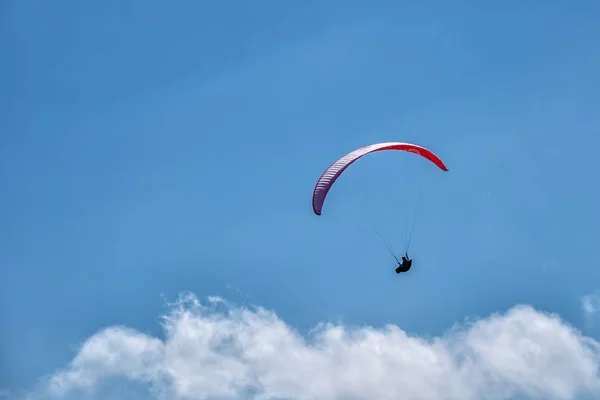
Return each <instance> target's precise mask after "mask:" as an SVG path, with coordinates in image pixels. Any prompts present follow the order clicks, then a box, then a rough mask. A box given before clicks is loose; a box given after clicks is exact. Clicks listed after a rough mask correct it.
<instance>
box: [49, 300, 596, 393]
mask: <svg viewBox="0 0 600 400" xmlns="http://www.w3.org/2000/svg"><path fill="white" fill-rule="evenodd" d="M164 328H165V333H166V334H165V338H164V339H160V338H156V337H151V336H148V335H146V334H143V333H140V332H137V331H134V330H131V329H127V328H123V327H111V328H108V329H105V330H102V331H100V332H98V333H97V334H95V335H94V336H92V337H90V338H89V339H88V340H87V341H86V342H85V343H84V344H83V345H82V347H81V348H80V350H79V352H78V353H77V355H76V356H75V358H74V359H73V360H72V362H71V363H70V365H68V366H67V367H66V368H65V369H64V370H61V371H58V372H56V373H55V374H54V375H53V376H52V377H51V378H50V379H49V381H48V382H47V387H46V388H45V391H46V395H51V396H53V397H56V398H58V397H60V396H62V395H69V394H71V395H73V396H75V395H76V394H77V393H79V394H81V393H80V392H79V390H86V391H89V390H94V389H99V388H102V387H106V386H107V385H110V384H111V383H110V382H114V380H115V379H114V378H119V379H121V380H126V381H131V382H133V383H142V384H145V385H151V386H152V387H153V389H154V390H153V391H152V393H153V395H155V396H156V397H157V398H166V399H296V400H325V399H327V400H334V399H366V400H373V399H378V400H386V399H390V400H391V399H394V400H396V399H405V400H412V399H428V400H429V399H434V400H438V399H456V400H475V399H491V400H494V399H509V398H514V396H520V398H543V399H565V400H567V399H575V398H579V397H578V396H580V395H585V394H586V393H587V394H589V395H595V396H596V398H597V396H599V395H600V378H599V376H598V366H599V362H600V351H599V350H600V348H599V346H598V343H597V342H595V341H594V340H593V339H591V338H587V337H584V336H582V334H581V333H579V332H578V331H577V330H575V329H574V328H572V327H571V326H569V325H568V324H566V323H565V322H564V321H562V320H561V319H560V318H559V317H557V316H555V315H550V314H546V313H542V312H539V311H536V310H534V309H532V308H531V307H528V306H517V307H515V308H513V309H511V310H509V311H508V312H506V313H503V314H498V315H492V316H489V317H487V318H485V319H481V320H478V321H475V322H471V323H469V324H460V325H457V326H455V327H453V328H452V329H451V330H450V331H448V332H447V333H445V334H444V335H442V336H440V337H436V338H433V339H425V338H420V337H414V336H409V335H407V334H406V333H405V332H404V331H403V330H402V329H401V328H399V327H398V326H395V325H389V326H385V327H381V328H373V327H347V326H341V325H333V324H322V325H319V326H318V327H316V328H315V329H314V331H313V332H312V333H311V335H310V337H309V338H305V337H303V336H302V335H300V334H299V333H297V332H296V331H294V329H293V328H292V327H290V326H289V325H287V324H286V323H285V322H284V321H282V320H281V319H279V318H278V316H277V315H276V314H274V313H273V312H270V311H267V310H265V309H262V308H255V309H250V308H244V307H239V306H236V305H231V304H229V303H228V302H226V301H224V300H222V299H219V298H215V297H211V298H209V301H208V302H207V303H206V304H201V303H200V302H199V301H198V300H197V299H196V298H195V297H193V296H191V295H188V296H186V297H185V298H183V299H182V301H181V302H179V303H178V304H176V305H175V306H174V307H173V309H172V311H171V312H170V313H169V314H168V315H167V316H165V317H164ZM78 397H80V396H78Z"/></svg>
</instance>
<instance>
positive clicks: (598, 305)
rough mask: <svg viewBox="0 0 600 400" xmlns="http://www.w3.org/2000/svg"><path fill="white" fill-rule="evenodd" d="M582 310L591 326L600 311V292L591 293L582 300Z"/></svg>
mask: <svg viewBox="0 0 600 400" xmlns="http://www.w3.org/2000/svg"><path fill="white" fill-rule="evenodd" d="M581 308H582V310H583V316H584V317H585V320H586V322H587V323H588V324H590V323H591V322H592V320H593V318H594V316H595V315H596V313H598V311H600V292H598V291H597V292H594V293H590V294H588V295H585V296H583V297H582V298H581Z"/></svg>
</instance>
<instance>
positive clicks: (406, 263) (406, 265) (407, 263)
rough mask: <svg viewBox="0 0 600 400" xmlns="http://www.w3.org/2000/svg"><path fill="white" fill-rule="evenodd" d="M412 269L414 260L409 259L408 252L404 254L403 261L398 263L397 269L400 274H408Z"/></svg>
mask: <svg viewBox="0 0 600 400" xmlns="http://www.w3.org/2000/svg"><path fill="white" fill-rule="evenodd" d="M410 267H412V260H411V259H410V258H408V252H406V253H404V255H403V256H402V261H401V262H398V268H396V273H397V274H399V273H401V272H408V271H409V270H410Z"/></svg>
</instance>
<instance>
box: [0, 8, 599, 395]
mask: <svg viewBox="0 0 600 400" xmlns="http://www.w3.org/2000/svg"><path fill="white" fill-rule="evenodd" d="M208 3H209V2H198V1H196V2H192V1H188V2H181V3H178V5H177V7H174V6H173V5H172V6H170V7H168V6H166V5H165V4H166V3H159V2H155V1H143V2H142V1H137V0H132V1H105V2H101V3H97V4H83V3H82V2H76V1H62V2H60V4H58V3H52V4H51V3H50V2H42V1H7V2H4V3H3V6H2V20H3V22H2V26H3V30H2V32H1V34H0V46H1V48H2V49H3V54H5V55H8V56H7V57H6V58H5V61H4V62H2V63H0V72H1V74H0V76H1V78H0V84H1V87H2V89H1V90H0V105H1V107H0V113H1V114H0V132H2V135H1V136H0V191H1V192H0V194H1V195H0V265H1V268H0V299H1V302H0V305H1V306H0V318H1V320H2V321H3V323H2V329H1V330H0V354H1V355H0V359H2V360H3V361H2V363H0V388H5V389H7V390H8V391H10V393H17V392H18V393H21V392H23V391H27V390H30V389H32V388H33V387H34V386H35V385H36V384H37V382H38V379H39V378H40V377H42V376H45V375H48V374H52V373H54V371H56V370H57V369H59V368H63V367H65V366H67V365H69V363H70V362H71V360H72V359H73V357H74V356H75V354H76V353H77V346H79V345H80V344H81V343H84V342H85V341H86V340H87V339H88V338H89V337H91V336H92V335H94V334H95V333H96V332H98V331H99V330H101V329H103V328H106V327H109V326H127V327H130V328H132V329H136V330H138V331H140V332H143V333H145V334H148V335H151V336H152V337H159V338H161V337H163V335H164V332H163V330H162V328H161V326H160V316H161V315H163V314H164V313H165V312H167V313H168V311H166V308H168V307H167V306H166V304H165V301H174V300H175V299H176V298H177V296H178V295H179V294H181V293H183V292H191V293H193V294H195V295H196V296H198V298H206V297H207V296H220V297H222V298H225V299H228V300H229V301H233V302H237V303H248V304H255V305H260V306H261V307H265V308H266V309H269V310H274V311H275V312H276V313H277V315H278V316H279V318H281V319H282V320H283V321H285V323H286V324H289V326H292V327H294V328H295V329H298V330H299V332H301V333H307V332H308V331H309V330H310V329H311V328H313V327H314V326H315V325H317V324H318V323H320V322H323V321H337V322H340V323H342V322H343V323H344V324H355V325H364V324H371V325H374V326H383V325H384V324H387V323H391V324H395V325H397V326H399V327H400V328H401V329H402V330H404V331H405V332H407V333H409V334H411V335H418V336H424V337H431V336H437V335H442V334H443V333H444V332H445V331H446V330H447V329H449V328H450V327H451V326H452V325H453V323H454V322H456V321H462V320H463V319H464V318H466V317H476V316H479V317H487V316H488V315H490V314H491V313H495V312H504V311H506V310H508V309H510V308H511V307H513V306H515V305H516V304H529V305H531V306H532V307H534V308H535V309H536V310H542V311H551V312H556V313H558V314H559V315H560V316H561V318H562V319H564V321H568V323H570V324H573V325H574V326H575V327H576V328H577V329H581V330H584V331H585V334H586V335H590V336H591V337H595V334H597V333H598V332H599V331H596V332H594V329H593V328H590V327H589V326H588V325H586V324H585V318H584V317H583V315H582V311H581V297H582V296H584V295H587V294H589V293H593V292H594V291H595V290H596V289H598V286H600V284H599V282H600V270H599V269H598V268H596V264H597V260H596V259H595V257H594V255H595V250H596V249H597V245H598V238H600V228H599V226H598V221H599V220H600V219H599V218H600V212H599V211H598V207H597V204H598V201H600V190H599V189H598V185H597V184H596V183H595V182H596V177H595V176H596V173H595V170H596V168H595V161H596V159H595V158H596V151H597V148H598V146H599V145H600V136H599V135H598V131H599V129H600V117H599V114H598V113H597V109H598V107H599V106H600V95H599V94H598V87H599V85H600V78H598V73H597V71H599V70H600V54H599V53H598V52H597V51H596V50H597V49H596V47H597V43H598V40H599V39H600V27H599V26H598V24H597V21H598V18H600V5H599V4H597V3H595V2H591V1H570V2H566V1H563V2H561V1H544V2H541V1H538V2H517V1H505V2H502V4H492V3H491V2H487V3H485V2H474V1H471V2H469V1H461V2H453V3H450V2H441V1H428V2H419V4H418V5H417V4H411V5H405V4H403V3H402V2H384V1H381V2H377V1H374V2H369V3H368V4H367V3H366V2H355V1H344V2H342V1H330V2H314V1H305V2H302V3H301V4H300V3H298V4H296V5H294V4H292V3H291V2H275V1H264V2H259V3H256V2H252V3H250V2H211V4H210V5H209V4H208ZM384 141H406V142H412V143H418V144H421V145H424V146H426V147H428V148H430V149H432V150H433V151H434V152H436V153H437V154H438V155H439V156H440V157H441V158H442V159H443V160H444V161H445V163H446V165H447V166H448V167H449V169H450V171H449V172H448V173H441V172H440V171H438V170H435V169H434V168H433V167H431V166H430V165H428V164H427V163H426V162H424V161H423V162H422V161H421V160H417V159H416V158H414V156H413V155H410V154H385V155H384V154H378V155H373V156H371V157H369V158H368V159H367V158H365V159H364V160H361V161H360V162H358V163H356V164H355V165H353V166H352V167H351V168H350V169H349V170H348V171H347V172H348V174H347V175H345V176H343V177H342V178H341V179H340V180H339V181H338V183H337V184H336V185H335V186H334V188H333V189H332V191H331V192H330V197H329V198H328V200H327V202H326V204H325V208H324V213H323V216H321V217H316V216H315V215H313V214H312V209H311V204H310V199H311V194H312V189H313V186H314V184H315V182H316V179H317V178H318V177H319V175H320V174H321V173H322V172H323V170H324V169H325V168H326V167H327V166H328V165H329V164H330V163H331V162H332V161H333V160H335V159H336V158H337V157H339V156H342V155H343V154H344V153H346V152H349V151H351V150H353V149H355V148H357V147H360V146H363V145H366V144H370V143H376V142H384ZM346 178H347V179H346ZM392 179H397V181H392ZM403 182H407V185H406V187H407V188H413V187H416V186H419V187H420V188H421V199H422V203H420V205H419V212H418V218H417V225H416V229H415V233H414V236H413V239H412V244H411V255H412V256H413V257H414V258H415V265H414V268H413V270H411V272H410V273H409V274H404V275H401V276H398V275H396V274H394V273H393V268H394V265H393V260H390V258H389V256H388V255H387V254H386V253H385V251H384V250H382V248H381V247H377V246H376V245H373V244H372V242H371V241H369V239H368V238H366V237H365V236H364V235H363V234H362V233H361V232H360V231H359V230H357V229H355V227H354V225H353V224H354V222H355V221H354V220H353V219H352V218H353V217H352V215H351V213H350V211H349V204H350V200H351V199H354V200H356V199H360V200H364V201H365V204H366V205H364V207H363V208H362V209H361V210H362V212H363V213H364V214H363V217H365V218H367V219H369V218H372V220H371V222H373V221H375V220H377V222H378V223H381V224H382V225H383V228H382V229H384V230H385V231H386V232H387V237H388V238H390V239H394V238H395V236H394V235H395V234H396V233H395V229H396V227H397V218H399V213H401V212H404V210H405V208H404V207H403V206H402V205H401V204H402V201H403V199H404V198H403V195H404V193H403V190H404V189H403V188H404V186H403ZM366 186H368V187H369V190H366V189H365V188H366ZM377 188H382V191H381V193H379V192H377ZM383 188H385V191H386V193H389V192H390V191H391V196H392V197H393V198H394V199H396V201H395V203H393V204H390V203H387V205H383V204H384V203H382V202H383V201H384V200H385V199H384V195H383V193H384V190H383ZM410 193H411V194H413V192H412V191H411V192H410ZM386 195H387V194H386ZM413 203H414V201H413ZM371 211H372V212H373V213H372V214H371V213H370V212H371ZM375 214H377V216H376V215H375Z"/></svg>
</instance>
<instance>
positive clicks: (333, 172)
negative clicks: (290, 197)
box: [312, 142, 448, 215]
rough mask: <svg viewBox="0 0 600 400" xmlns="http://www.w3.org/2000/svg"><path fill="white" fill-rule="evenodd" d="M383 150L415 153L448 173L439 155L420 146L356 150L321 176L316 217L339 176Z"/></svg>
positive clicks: (384, 145) (314, 204)
mask: <svg viewBox="0 0 600 400" xmlns="http://www.w3.org/2000/svg"><path fill="white" fill-rule="evenodd" d="M382 150H400V151H407V152H409V153H414V154H417V155H419V156H422V157H425V158H426V159H428V160H429V161H431V162H432V163H434V164H435V165H436V166H437V167H438V168H440V169H441V170H443V171H448V168H447V167H446V165H445V164H444V163H443V162H442V160H441V159H440V158H439V157H438V156H437V155H435V154H434V153H433V152H432V151H431V150H429V149H427V148H425V147H422V146H418V145H416V144H410V143H402V142H386V143H377V144H372V145H369V146H364V147H361V148H360V149H357V150H354V151H353V152H351V153H348V154H346V155H345V156H343V157H341V158H340V159H338V160H337V161H335V162H334V163H333V164H331V165H330V166H329V167H328V168H327V169H326V170H325V172H324V173H323V175H321V177H320V178H319V180H318V181H317V184H316V185H315V188H314V190H313V196H312V207H313V211H314V213H315V214H316V215H321V212H322V209H323V204H324V203H325V198H326V197H327V193H328V192H329V190H330V189H331V187H332V186H333V184H334V183H335V181H336V180H337V179H338V178H339V176H340V175H341V174H342V173H343V172H344V171H345V170H346V168H348V167H349V166H350V164H352V163H353V162H355V161H356V160H358V159H359V158H361V157H363V156H365V155H367V154H370V153H374V152H377V151H382Z"/></svg>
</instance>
